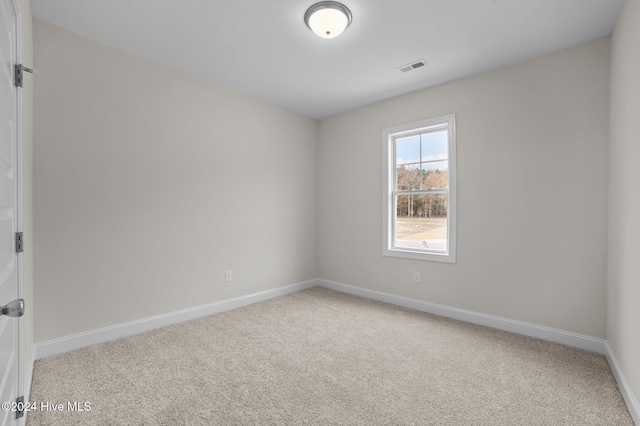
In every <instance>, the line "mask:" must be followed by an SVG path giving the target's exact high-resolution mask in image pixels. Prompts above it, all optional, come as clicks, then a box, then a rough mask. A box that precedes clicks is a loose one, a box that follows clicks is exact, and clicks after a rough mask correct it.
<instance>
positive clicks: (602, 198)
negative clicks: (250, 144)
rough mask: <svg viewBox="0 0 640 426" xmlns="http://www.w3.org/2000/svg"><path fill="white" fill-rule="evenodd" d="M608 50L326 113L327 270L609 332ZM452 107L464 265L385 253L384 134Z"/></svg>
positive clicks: (381, 286)
mask: <svg viewBox="0 0 640 426" xmlns="http://www.w3.org/2000/svg"><path fill="white" fill-rule="evenodd" d="M609 52H610V39H609V38H604V39H600V40H596V41H594V42H591V43H587V44H583V45H580V46H577V47H573V48H570V49H566V50H562V51H559V52H556V53H553V54H549V55H546V56H543V57H540V58H537V59H534V60H530V61H527V62H524V63H520V64H517V65H513V66H509V67H506V68H502V69H499V70H496V71H492V72H488V73H485V74H481V75H477V76H474V77H471V78H467V79H464V80H460V81H457V82H454V83H451V84H447V85H443V86H439V87H436V88H433V89H429V90H424V91H420V92H416V93H413V94H410V95H407V96H402V97H399V98H395V99H391V100H388V101H385V102H382V103H379V104H375V105H372V106H370V107H367V108H362V109H359V110H356V111H353V112H350V113H346V114H342V115H339V116H335V117H332V118H329V119H326V120H323V121H322V122H321V123H320V129H319V130H320V138H319V143H318V164H319V166H318V167H319V169H318V170H319V173H318V176H319V198H318V214H319V217H318V259H319V260H318V274H319V276H320V277H322V278H325V279H330V280H334V281H338V282H342V283H345V284H352V285H357V286H362V287H366V288H370V289H374V290H379V291H384V292H389V293H394V294H398V295H402V296H407V297H412V298H417V299H421V300H426V301H429V302H434V303H439V304H444V305H448V306H453V307H457V308H463V309H469V310H472V311H476V312H482V313H487V314H491V315H498V316H502V317H506V318H511V319H515V320H520V321H526V322H531V323H534V324H538V325H543V326H548V327H553V328H558V329H562V330H567V331H571V332H576V333H581V334H585V335H588V336H593V337H597V338H605V337H606V335H605V334H606V323H605V304H606V301H605V297H606V266H607V265H606V262H607V235H606V232H607V203H606V194H607V187H608V151H607V150H608V148H607V141H608V131H609V130H608V128H609V126H608V117H609ZM450 113H455V114H456V124H457V136H458V138H457V145H458V146H457V155H458V253H457V255H458V261H457V264H455V265H451V264H442V263H433V262H425V261H413V260H404V259H395V258H387V257H382V256H381V244H382V243H381V239H382V223H381V215H382V193H381V182H382V165H381V162H382V160H381V155H382V138H381V131H382V129H384V128H387V127H392V126H397V125H401V124H404V123H409V122H413V121H419V120H423V119H427V118H430V117H437V116H440V115H444V114H450ZM413 271H420V272H421V276H422V277H423V278H422V281H423V282H421V283H413V282H412V276H413Z"/></svg>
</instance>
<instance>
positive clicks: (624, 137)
mask: <svg viewBox="0 0 640 426" xmlns="http://www.w3.org/2000/svg"><path fill="white" fill-rule="evenodd" d="M638 76H640V2H638V1H636V0H633V1H629V0H627V1H625V2H624V4H623V6H622V9H621V11H620V15H619V16H618V21H617V23H616V27H615V30H614V32H613V36H612V47H611V121H610V123H611V140H610V147H609V156H610V163H609V170H610V174H609V179H610V181H609V268H608V271H609V274H608V275H609V276H608V292H607V302H608V304H607V339H608V340H609V344H610V345H611V347H612V349H613V351H614V353H615V355H616V357H617V358H618V361H619V362H620V364H621V365H622V369H623V370H624V372H625V375H626V377H627V380H628V381H629V384H630V385H631V387H632V388H633V391H634V393H635V395H636V398H637V397H640V191H639V189H638V183H639V182H640V166H639V165H638V161H639V159H640V80H639V79H638Z"/></svg>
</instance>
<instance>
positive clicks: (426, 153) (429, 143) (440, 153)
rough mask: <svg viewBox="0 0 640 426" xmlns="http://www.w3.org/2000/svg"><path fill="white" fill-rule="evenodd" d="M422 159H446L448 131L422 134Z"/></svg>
mask: <svg viewBox="0 0 640 426" xmlns="http://www.w3.org/2000/svg"><path fill="white" fill-rule="evenodd" d="M421 143H422V161H433V160H446V159H447V158H449V157H448V155H447V131H446V130H443V131H440V132H432V133H424V134H422V135H421Z"/></svg>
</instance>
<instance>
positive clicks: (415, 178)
mask: <svg viewBox="0 0 640 426" xmlns="http://www.w3.org/2000/svg"><path fill="white" fill-rule="evenodd" d="M396 179H397V186H396V187H397V189H399V190H407V189H420V164H405V165H402V166H398V167H396Z"/></svg>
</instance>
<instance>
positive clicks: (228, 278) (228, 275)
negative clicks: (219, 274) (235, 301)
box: [224, 270, 233, 283]
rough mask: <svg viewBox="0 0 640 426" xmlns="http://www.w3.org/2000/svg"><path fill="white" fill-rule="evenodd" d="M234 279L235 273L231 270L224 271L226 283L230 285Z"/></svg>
mask: <svg viewBox="0 0 640 426" xmlns="http://www.w3.org/2000/svg"><path fill="white" fill-rule="evenodd" d="M232 279H233V271H231V270H228V271H224V281H225V282H227V283H228V282H229V281H231V280H232Z"/></svg>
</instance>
